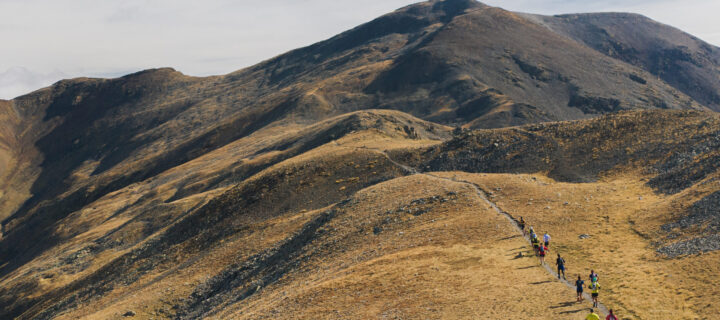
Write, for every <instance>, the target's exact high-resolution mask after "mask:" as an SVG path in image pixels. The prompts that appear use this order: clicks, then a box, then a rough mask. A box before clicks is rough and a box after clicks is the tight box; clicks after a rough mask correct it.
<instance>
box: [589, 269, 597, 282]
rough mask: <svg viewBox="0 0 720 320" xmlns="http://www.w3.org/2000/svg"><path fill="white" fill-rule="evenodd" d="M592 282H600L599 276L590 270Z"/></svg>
mask: <svg viewBox="0 0 720 320" xmlns="http://www.w3.org/2000/svg"><path fill="white" fill-rule="evenodd" d="M589 278H590V282H597V281H598V274H597V273H595V270H592V269H590V277H589Z"/></svg>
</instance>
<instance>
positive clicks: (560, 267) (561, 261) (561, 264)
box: [555, 253, 567, 280]
mask: <svg viewBox="0 0 720 320" xmlns="http://www.w3.org/2000/svg"><path fill="white" fill-rule="evenodd" d="M555 264H556V265H557V270H558V279H560V273H561V272H562V277H563V279H565V280H567V278H565V259H563V258H562V257H560V254H559V253H558V257H557V260H555Z"/></svg>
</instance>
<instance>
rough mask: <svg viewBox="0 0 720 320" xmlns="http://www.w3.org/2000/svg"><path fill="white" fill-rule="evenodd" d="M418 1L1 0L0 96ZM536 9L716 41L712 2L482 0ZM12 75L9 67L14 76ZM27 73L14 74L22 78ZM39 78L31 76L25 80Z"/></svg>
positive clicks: (218, 61)
mask: <svg viewBox="0 0 720 320" xmlns="http://www.w3.org/2000/svg"><path fill="white" fill-rule="evenodd" d="M413 2H417V1H416V0H363V1H357V0H332V1H331V0H275V1H256V0H205V1H194V0H124V1H97V0H0V39H2V50H1V51H0V72H1V71H2V70H11V68H16V67H18V66H25V67H27V68H28V69H30V70H32V72H28V73H29V74H34V76H25V77H24V78H23V77H17V76H13V77H11V76H8V75H6V74H8V72H5V73H2V74H0V77H3V78H0V98H11V97H12V95H16V94H18V92H21V93H22V92H23V90H24V91H25V92H29V91H31V90H34V89H37V88H39V87H41V86H44V85H46V84H49V83H51V82H53V81H55V80H57V79H55V77H57V75H58V73H55V71H56V70H61V73H62V74H63V75H64V76H67V77H77V76H111V75H112V76H115V75H118V74H121V73H123V72H132V71H137V70H141V69H146V68H154V67H165V66H169V67H173V68H175V69H177V70H179V71H182V72H184V73H187V74H191V75H210V74H225V73H228V72H232V71H235V70H237V69H240V68H243V67H247V66H250V65H252V64H255V63H257V62H260V61H262V60H265V59H268V58H270V57H272V56H275V55H278V54H281V53H283V52H286V51H288V50H292V49H295V48H298V47H302V46H306V45H309V44H312V43H314V42H317V41H320V40H323V39H326V38H329V37H331V36H333V35H335V34H337V33H340V32H342V31H344V30H347V29H349V28H352V27H354V26H356V25H358V24H360V23H363V22H366V21H369V20H371V19H373V18H375V17H377V16H379V15H381V14H384V13H387V12H390V11H392V10H394V9H396V8H399V7H402V6H405V5H408V4H411V3H413ZM486 3H488V4H491V5H497V6H502V7H505V8H507V9H510V10H517V11H526V12H535V13H543V14H553V13H567V12H584V11H609V10H612V11H633V12H639V13H643V14H645V15H648V16H650V17H651V18H654V19H656V20H659V21H661V22H664V23H667V24H670V25H674V26H676V27H679V28H681V29H683V30H685V31H688V32H690V33H693V34H695V35H697V36H699V37H701V38H703V39H705V40H707V41H710V42H712V43H715V44H720V35H719V34H718V33H719V32H720V23H719V22H717V21H718V20H717V19H715V17H713V16H712V15H713V14H714V13H716V12H720V1H716V0H683V1H674V0H654V1H650V0H622V1H621V0H598V1H585V0H582V1H581V0H497V1H495V0H487V1H486ZM13 74H14V73H13ZM21 78H22V79H26V80H22V79H21ZM31 78H32V79H38V78H41V79H44V80H43V81H40V80H33V81H29V80H27V79H31Z"/></svg>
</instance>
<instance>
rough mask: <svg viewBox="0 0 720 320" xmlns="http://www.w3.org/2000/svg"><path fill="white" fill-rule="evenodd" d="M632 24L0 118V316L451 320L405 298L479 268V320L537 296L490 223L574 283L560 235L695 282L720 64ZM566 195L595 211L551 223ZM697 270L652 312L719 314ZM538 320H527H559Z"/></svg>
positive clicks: (182, 81)
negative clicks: (589, 229) (562, 267)
mask: <svg viewBox="0 0 720 320" xmlns="http://www.w3.org/2000/svg"><path fill="white" fill-rule="evenodd" d="M649 26H656V23H655V22H652V21H650V20H647V19H645V18H641V17H637V16H634V15H619V14H592V15H578V16H558V17H542V16H534V15H527V14H520V13H513V12H508V11H504V10H501V9H498V8H493V7H490V6H486V5H483V4H481V3H478V2H475V1H470V0H445V1H430V2H423V3H419V4H416V5H412V6H408V7H405V8H402V9H399V10H397V11H395V12H393V13H390V14H388V15H385V16H382V17H380V18H378V19H376V20H373V21H371V22H368V23H366V24H364V25H361V26H359V27H357V28H355V29H352V30H349V31H347V32H344V33H342V34H340V35H338V36H336V37H333V38H331V39H328V40H326V41H323V42H320V43H317V44H314V45H312V46H309V47H306V48H301V49H298V50H294V51H291V52H288V53H286V54H284V55H281V56H278V57H275V58H272V59H270V60H267V61H265V62H262V63H260V64H258V65H256V66H253V67H250V68H247V69H243V70H239V71H237V72H234V73H231V74H228V75H224V76H215V77H206V78H197V77H189V76H185V75H183V74H181V73H179V72H177V71H175V70H172V69H167V68H166V69H155V70H147V71H143V72H138V73H135V74H131V75H127V76H124V77H121V78H117V79H88V78H79V79H72V80H64V81H61V82H58V83H56V84H54V85H53V86H51V87H48V88H45V89H42V90H39V91H36V92H33V93H31V94H28V95H25V96H22V97H18V98H16V99H14V100H11V101H0V219H1V220H2V230H1V233H0V236H1V238H0V283H1V285H0V318H14V317H19V318H26V319H30V318H37V319H49V318H78V317H88V318H99V319H107V318H120V317H123V315H124V314H126V313H127V315H128V317H129V316H132V315H133V314H137V315H138V316H142V318H150V317H152V318H198V317H216V318H221V319H222V318H224V319H226V318H242V317H247V318H262V317H265V318H283V317H286V318H290V317H292V316H291V315H294V314H297V315H303V316H304V317H307V318H318V317H320V318H322V317H325V318H346V317H360V318H367V317H371V318H372V317H416V318H417V317H424V316H425V315H426V314H425V313H424V312H427V314H431V315H432V316H431V317H440V318H442V317H445V318H447V317H450V318H456V317H460V318H463V317H464V318H471V317H474V316H476V315H477V312H478V311H477V310H476V309H473V308H476V307H477V305H475V304H473V303H467V301H470V300H468V297H469V296H468V294H469V293H462V292H461V293H456V294H454V293H452V292H446V294H442V295H432V294H430V293H428V292H427V291H426V290H425V291H423V289H422V288H424V287H425V288H427V287H428V286H434V285H437V286H439V287H436V289H437V290H447V289H448V288H450V287H449V286H450V285H451V283H452V281H451V280H452V279H454V278H455V277H460V276H467V277H470V276H469V275H468V274H476V275H479V274H480V273H478V272H480V271H479V270H477V268H479V267H478V265H494V266H495V267H494V268H497V269H491V268H488V269H484V270H486V271H485V272H488V274H483V277H484V278H483V277H480V278H472V277H470V278H469V279H474V280H473V281H476V282H472V285H473V286H474V287H473V288H475V289H473V290H475V291H474V292H476V293H473V294H472V299H471V300H472V301H484V302H483V303H485V306H498V305H503V304H502V303H498V302H497V301H493V300H492V296H493V295H496V296H497V295H504V296H503V297H505V298H506V299H516V298H517V297H516V296H515V294H516V293H514V292H512V291H507V292H499V291H498V292H496V291H493V290H491V289H490V288H484V287H483V285H484V284H483V282H482V280H483V279H487V277H494V278H492V279H494V280H493V281H496V282H495V284H496V285H499V284H502V283H507V282H513V283H515V282H517V281H518V279H525V278H526V277H528V276H529V275H532V277H536V278H543V277H548V275H547V274H546V273H545V272H544V271H543V270H538V269H529V268H525V267H526V265H525V264H526V263H528V262H530V259H525V258H523V259H513V260H508V259H505V257H504V256H503V254H500V253H498V252H501V251H502V252H509V251H513V250H515V251H518V250H520V249H518V248H523V247H522V246H524V245H525V244H524V242H523V239H522V238H521V237H519V236H518V235H517V230H516V229H514V227H513V225H512V224H511V223H509V222H508V221H507V219H506V218H505V216H504V214H508V215H509V216H512V217H514V216H515V215H523V216H527V217H530V218H531V219H535V223H537V225H538V226H547V228H549V229H550V230H553V232H554V233H557V234H558V236H559V238H558V240H559V244H560V246H561V247H562V248H563V249H564V250H567V253H568V254H569V255H571V256H573V257H576V258H577V260H582V261H584V258H582V257H583V254H586V255H587V254H589V250H592V248H593V246H592V244H593V243H594V244H595V245H597V244H598V242H595V241H601V239H603V240H602V241H605V240H607V239H604V238H603V236H599V235H593V236H595V238H594V239H593V238H591V239H593V240H590V241H585V242H582V243H577V242H576V240H575V238H577V237H576V236H577V235H576V234H575V233H577V232H576V231H577V230H576V229H574V228H575V225H574V224H568V223H563V224H558V223H557V222H559V221H560V222H567V221H566V220H564V219H565V218H566V217H567V218H572V219H579V220H580V221H590V222H592V223H593V224H596V225H597V226H599V227H602V228H603V230H606V231H607V232H606V234H607V235H608V236H609V235H613V236H614V237H615V238H609V240H608V241H609V242H613V241H615V240H613V239H624V238H623V237H622V236H621V235H623V234H625V233H629V234H632V237H631V238H627V239H625V240H626V241H627V243H629V245H628V246H627V248H626V249H623V250H631V252H628V251H623V252H624V253H626V254H627V256H628V257H631V258H628V259H629V260H628V262H632V263H636V264H643V265H645V266H647V270H651V271H653V272H656V273H653V274H654V275H657V276H658V277H660V276H661V275H664V274H674V272H676V271H677V270H680V269H683V268H690V267H692V266H693V265H695V264H697V265H702V264H703V263H706V262H708V261H710V262H713V261H717V260H713V259H717V253H716V250H717V249H718V247H719V246H718V243H719V242H718V241H717V237H718V235H717V219H716V217H715V216H716V214H714V213H713V212H717V211H716V209H717V207H718V203H717V196H716V192H717V191H718V190H720V188H719V187H718V184H717V181H718V180H717V179H718V178H719V176H718V168H719V165H718V164H720V158H719V157H720V155H719V154H718V147H720V140H719V139H720V137H719V136H718V132H720V126H719V125H718V117H717V114H716V113H713V112H711V111H709V110H710V109H715V110H717V104H716V102H715V100H714V99H715V98H713V97H712V92H717V89H713V88H717V87H718V86H717V81H716V80H717V75H716V74H715V73H714V72H715V71H714V70H717V61H718V59H717V50H718V49H717V48H715V47H712V46H710V45H707V44H705V43H702V42H701V41H699V40H697V39H695V38H692V37H691V36H688V35H685V34H683V33H681V32H680V31H677V30H675V29H671V28H670V27H665V26H663V27H662V28H659V29H658V31H653V30H655V29H653V28H651V27H649ZM635 29H641V30H644V32H643V36H642V37H640V38H634V37H639V36H637V35H635V36H633V33H632V32H631V31H632V30H635ZM599 30H605V31H599ZM598 32H599V33H603V32H604V34H607V37H600V38H598V37H595V36H594V35H596V34H598ZM653 32H655V33H653ZM660 43H661V44H662V46H660ZM608 46H610V47H612V48H614V49H613V50H615V51H613V50H606V49H607V48H608ZM659 46H660V47H659ZM621 48H625V49H623V50H624V51H623V50H620V49H621ZM660 48H662V49H660ZM653 50H654V51H653ZM658 50H660V51H658ZM678 50H679V51H678ZM661 51H662V52H661ZM658 52H660V53H658ZM673 52H675V53H677V54H675V53H673ZM678 52H680V53H678ZM688 57H690V58H688ZM688 59H690V60H688ZM693 81H694V82H693ZM692 83H702V86H700V85H692ZM713 90H715V91H713ZM667 109H678V110H674V111H673V110H667ZM642 110H644V111H642ZM508 126H514V127H510V128H508ZM477 129H480V130H477ZM423 172H424V173H423ZM448 172H454V173H453V174H456V175H457V176H451V173H448ZM533 179H534V180H533ZM538 181H539V182H538ZM504 185H507V187H503V186H504ZM619 186H620V187H619ZM626 186H630V187H627V188H626ZM546 187H547V188H546ZM497 188H499V189H500V190H496V189H497ZM508 188H509V189H508ZM577 188H581V189H582V190H584V191H583V192H585V193H586V194H587V195H588V197H589V196H590V195H593V196H594V197H595V198H594V199H595V200H593V199H591V198H588V197H581V196H580V195H576V196H574V197H575V198H573V199H567V200H561V199H560V198H558V199H556V200H552V199H555V198H554V197H556V194H558V193H560V194H575V193H577V192H578V191H577V190H578V189H577ZM628 188H629V189H628ZM503 190H505V191H503ZM508 190H513V191H514V192H509V191H508ZM548 190H557V192H554V193H552V194H548V193H547V192H549V191H548ZM627 190H632V192H633V194H630V193H628V192H630V191H627ZM521 194H522V195H525V196H522V197H521V196H520V195H521ZM526 196H527V199H526V198H525V197H526ZM638 197H639V198H643V199H651V200H643V202H641V204H638V203H636V202H633V201H630V199H631V198H632V199H637V198H638ZM533 199H535V200H533ZM537 199H542V200H537ZM548 199H550V200H548ZM495 200H497V201H495ZM575 200H577V202H578V203H582V204H583V206H574V204H573V203H574V201H575ZM488 201H489V202H490V203H492V204H493V206H495V207H493V208H496V209H497V208H500V209H498V210H495V209H493V210H490V209H488V210H485V209H483V210H480V209H479V208H481V207H482V208H490V207H489V206H488ZM553 201H561V203H564V202H567V203H568V204H567V205H563V208H564V209H562V211H558V212H555V214H557V215H558V216H557V217H556V220H555V221H550V220H547V219H544V216H543V215H542V214H538V212H539V213H542V212H544V211H543V210H550V209H544V208H545V207H553V206H554V207H556V208H557V206H555V205H553V206H550V205H546V206H542V207H536V206H540V203H543V204H545V203H551V202H553ZM525 203H527V205H526V206H525V205H520V204H525ZM607 203H614V204H618V205H619V204H623V205H625V207H609V206H608V204H607ZM497 205H500V206H497ZM503 210H504V211H503ZM713 210H715V211H713ZM478 213H480V216H477V214H478ZM560 214H562V215H560ZM601 217H602V218H601ZM604 217H607V219H605V218H604ZM640 217H642V220H641V219H640ZM596 219H601V220H596ZM639 222H642V223H639ZM476 230H485V233H486V234H488V235H489V237H490V238H489V239H481V238H478V237H477V236H471V235H472V234H474V233H475V232H476ZM505 238H507V239H506V240H507V242H502V241H505V240H502V239H505ZM483 241H485V242H486V243H485V244H486V245H487V248H480V247H477V244H478V243H480V242H483ZM516 249H517V250H516ZM613 250H620V249H619V248H616V249H613ZM521 251H522V250H520V251H518V252H521ZM518 252H514V253H513V254H517V253H518ZM564 252H565V251H564ZM697 253H705V255H703V256H701V257H694V256H688V255H694V254H697ZM438 257H442V259H443V260H442V261H444V262H442V264H441V263H440V262H439V260H436V259H440V258H438ZM486 258H487V259H490V260H486ZM607 258H612V254H610V253H607ZM403 261H407V262H408V265H409V266H411V267H413V268H415V271H416V272H414V273H413V275H414V277H415V278H413V279H415V280H417V281H416V282H412V281H410V280H409V279H405V278H402V275H403V274H404V273H403V272H402V271H403V266H404V262H403ZM578 263H579V264H581V263H586V262H580V261H578ZM623 263H624V262H623ZM711 265H712V264H711ZM716 265H717V264H716ZM583 266H587V265H583ZM703 266H704V265H703ZM508 268H512V269H513V270H517V271H515V272H513V273H507V274H503V272H500V271H501V270H506V269H508ZM708 268H710V269H707V268H705V267H703V268H700V269H701V271H700V273H701V275H700V276H693V277H692V278H687V277H685V276H680V277H679V278H677V279H678V280H675V278H673V281H669V280H668V282H667V285H666V286H665V287H663V288H662V290H660V289H658V290H660V291H658V298H657V299H659V300H657V302H658V303H663V304H666V305H668V306H669V307H668V308H671V311H678V312H681V313H680V314H682V315H683V316H687V317H688V318H692V317H694V316H696V315H697V314H702V312H704V310H711V309H712V308H716V307H718V306H717V303H716V302H713V301H711V299H709V298H708V297H712V295H709V296H705V295H703V294H710V293H712V292H715V291H713V290H714V289H713V288H711V287H710V288H706V287H705V286H704V284H703V282H702V280H703V279H705V278H703V277H704V276H705V275H706V274H707V275H708V277H709V276H710V275H711V274H713V272H714V273H715V274H716V273H717V272H715V271H714V270H713V269H712V268H711V267H708ZM428 270H433V272H431V273H428ZM439 270H443V272H441V273H437V272H435V271H439ZM492 270H495V271H497V272H495V273H500V274H502V275H503V276H507V277H510V278H502V277H499V278H498V275H496V274H495V273H493V272H491V271H492ZM619 270H624V271H626V272H628V273H629V274H634V275H636V276H638V277H640V275H639V274H635V272H640V271H637V270H635V269H632V264H630V265H627V266H625V267H622V268H620V269H619ZM643 270H646V269H643ZM470 271H472V272H470ZM453 272H454V273H453ZM466 272H467V273H466ZM526 272H527V273H526ZM608 272H611V271H608ZM612 272H614V271H612ZM642 272H644V271H642ZM678 274H682V272H679V271H678ZM685 274H686V273H685ZM451 275H452V276H451ZM398 277H400V278H398ZM688 277H689V276H688ZM388 279H395V280H394V282H392V283H389V282H388ZM401 279H402V281H401ZM708 279H709V278H708ZM370 280H372V281H370ZM662 280H667V279H662ZM366 281H370V282H366ZM406 281H409V282H407V283H408V286H404V285H401V284H400V283H406ZM543 281H544V280H543ZM613 281H617V282H616V283H615V282H611V283H610V284H609V287H610V290H614V291H615V292H623V293H624V294H628V295H629V296H627V297H634V296H633V294H635V295H637V293H638V292H640V293H642V292H646V290H645V289H646V288H644V287H638V286H630V287H619V283H621V281H620V279H616V280H613ZM675 281H677V282H675ZM683 281H685V282H683ZM538 282H539V283H538V284H533V283H530V284H529V286H536V285H545V284H546V283H551V282H550V281H549V280H548V282H541V281H538ZM410 284H412V285H410ZM445 284H447V285H448V287H443V286H444V285H445ZM452 285H453V286H455V285H457V284H452ZM547 286H548V288H545V289H542V290H540V287H535V288H536V289H537V290H538V292H537V293H538V294H537V296H540V293H542V292H554V293H557V294H556V295H554V296H555V297H557V299H560V298H559V297H561V296H562V292H563V290H564V289H563V285H562V283H554V284H547ZM526 287H527V286H526ZM526 287H522V288H523V290H524V291H527V290H531V291H532V290H535V289H528V288H526ZM701 287H702V288H703V290H700V291H699V292H702V293H697V292H695V291H698V290H696V289H697V288H701ZM265 288H268V291H267V293H266V292H265ZM483 288H484V289H483ZM628 288H629V289H628ZM630 289H635V290H638V291H637V292H635V293H632V292H626V290H630ZM338 290H339V291H338ZM485 291H487V292H488V293H489V294H490V293H491V294H490V295H484V294H480V293H477V292H485ZM673 292H680V293H677V295H678V296H679V297H681V298H682V299H688V300H687V301H691V302H687V303H686V302H680V300H678V299H681V298H678V297H675V298H671V297H673V294H674V293H673ZM355 293H357V295H358V296H356V297H355V298H353V299H350V298H347V300H335V299H333V298H332V297H335V296H338V295H342V296H344V297H348V296H349V295H352V294H355ZM397 295H405V296H407V297H409V298H408V299H406V300H397V301H395V300H393V299H391V298H389V297H391V296H397ZM432 299H437V300H432ZM553 299H555V298H553ZM557 299H556V300H557ZM608 299H610V300H609V301H610V302H614V303H618V305H619V307H620V308H621V310H624V311H627V312H628V314H630V313H632V314H635V315H644V314H650V313H648V312H655V311H652V310H651V309H652V308H651V307H650V306H649V305H648V304H647V303H646V302H642V301H640V299H639V298H638V299H637V300H634V299H630V298H628V300H627V301H626V302H625V303H624V304H621V301H620V300H612V298H608ZM313 300H316V301H323V304H314V303H311V301H313ZM390 300H393V302H392V303H391V302H389V301H390ZM278 301H281V302H282V303H279V302H278ZM357 301H364V302H363V303H364V305H365V306H370V307H367V308H363V307H360V306H361V304H358V303H357ZM418 301H429V302H428V304H418V303H419V302H418ZM462 301H465V302H462ZM683 301H685V300H683ZM540 302H542V301H528V306H527V308H530V309H528V310H531V309H532V310H534V311H533V312H538V314H544V315H547V316H548V317H550V316H567V317H572V316H573V310H576V307H577V306H574V305H571V304H564V303H565V302H564V301H562V300H558V301H555V300H553V301H552V302H553V303H555V304H556V305H557V308H555V309H557V310H555V311H552V310H551V311H548V310H547V308H540V309H534V308H536V307H534V306H535V305H536V303H540ZM310 305H312V306H313V307H312V308H310V307H308V306H310ZM440 305H442V306H450V305H462V306H463V308H460V309H457V310H453V309H447V308H440V307H438V306H440ZM506 306H507V305H506ZM423 310H424V311H423ZM433 310H434V311H433ZM513 310H515V309H514V308H500V309H498V310H495V311H493V312H495V313H493V314H494V315H495V316H496V317H497V318H507V316H510V317H513V316H518V317H519V316H522V314H514V313H513V312H515V311H513ZM518 310H520V309H518ZM333 312H338V313H339V314H335V313H333ZM454 312H456V313H454ZM548 312H550V313H548ZM563 312H564V313H563ZM657 312H660V311H657ZM331 314H332V315H336V316H329V315H331ZM666 314H669V313H662V312H660V313H657V315H658V316H663V315H666ZM637 318H642V317H641V316H638V317H637Z"/></svg>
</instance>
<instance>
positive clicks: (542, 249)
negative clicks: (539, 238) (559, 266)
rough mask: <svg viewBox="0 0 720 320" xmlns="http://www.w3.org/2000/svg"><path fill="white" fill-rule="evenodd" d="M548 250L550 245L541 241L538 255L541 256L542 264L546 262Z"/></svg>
mask: <svg viewBox="0 0 720 320" xmlns="http://www.w3.org/2000/svg"><path fill="white" fill-rule="evenodd" d="M547 251H548V247H546V246H545V245H544V244H542V243H540V244H538V257H539V258H540V265H543V264H544V263H545V254H546V253H547Z"/></svg>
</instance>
